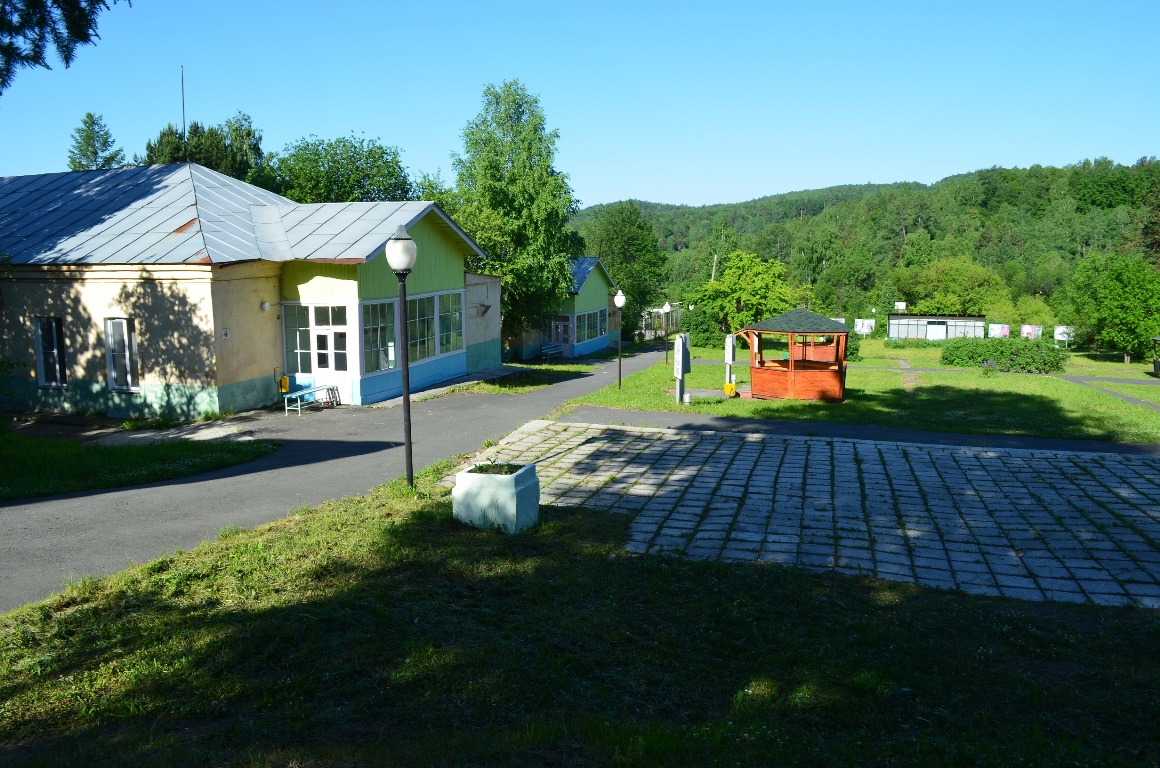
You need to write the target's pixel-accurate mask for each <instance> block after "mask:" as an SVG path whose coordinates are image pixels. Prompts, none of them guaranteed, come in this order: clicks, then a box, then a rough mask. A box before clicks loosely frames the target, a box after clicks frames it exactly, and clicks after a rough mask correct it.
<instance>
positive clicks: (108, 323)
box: [105, 317, 141, 392]
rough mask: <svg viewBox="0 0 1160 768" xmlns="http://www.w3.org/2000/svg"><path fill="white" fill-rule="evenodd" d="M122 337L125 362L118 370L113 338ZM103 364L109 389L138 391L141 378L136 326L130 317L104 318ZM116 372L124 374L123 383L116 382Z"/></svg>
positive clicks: (113, 390)
mask: <svg viewBox="0 0 1160 768" xmlns="http://www.w3.org/2000/svg"><path fill="white" fill-rule="evenodd" d="M118 337H123V338H124V342H125V352H124V356H125V364H124V366H123V367H122V370H118V367H120V366H118V363H117V354H118V353H117V351H116V350H115V349H114V343H115V339H116V338H118ZM105 366H106V372H107V374H108V377H109V379H108V381H109V391H111V392H140V391H141V379H140V376H139V375H138V373H137V328H136V324H135V322H134V320H133V318H131V317H107V318H105ZM118 374H124V380H125V383H124V384H120V383H118V378H119V377H118Z"/></svg>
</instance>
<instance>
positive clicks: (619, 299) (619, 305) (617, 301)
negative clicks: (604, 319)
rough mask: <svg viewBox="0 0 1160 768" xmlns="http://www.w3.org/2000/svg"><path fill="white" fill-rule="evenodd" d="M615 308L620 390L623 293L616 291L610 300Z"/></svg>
mask: <svg viewBox="0 0 1160 768" xmlns="http://www.w3.org/2000/svg"><path fill="white" fill-rule="evenodd" d="M612 303H613V305H615V307H616V388H617V389H620V388H621V378H622V376H621V368H620V347H621V343H622V342H623V341H624V291H617V292H616V296H614V297H613V298H612Z"/></svg>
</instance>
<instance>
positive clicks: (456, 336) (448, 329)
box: [439, 293, 463, 355]
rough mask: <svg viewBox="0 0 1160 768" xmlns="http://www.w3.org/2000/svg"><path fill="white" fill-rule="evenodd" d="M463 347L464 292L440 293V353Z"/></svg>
mask: <svg viewBox="0 0 1160 768" xmlns="http://www.w3.org/2000/svg"><path fill="white" fill-rule="evenodd" d="M460 349H463V294H460V293H441V294H439V354H441V355H445V354H447V353H448V352H455V351H456V350H460Z"/></svg>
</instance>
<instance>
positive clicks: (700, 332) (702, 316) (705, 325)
mask: <svg viewBox="0 0 1160 768" xmlns="http://www.w3.org/2000/svg"><path fill="white" fill-rule="evenodd" d="M680 331H681V333H687V334H689V344H691V345H692V346H694V347H712V348H719V349H724V348H725V332H724V331H722V330H721V328H720V327H719V326H718V325H717V323H716V322H715V321H714V320H713V318H711V317H710V316H709V313H708V312H701V311H699V310H698V311H686V312H682V313H681V322H680Z"/></svg>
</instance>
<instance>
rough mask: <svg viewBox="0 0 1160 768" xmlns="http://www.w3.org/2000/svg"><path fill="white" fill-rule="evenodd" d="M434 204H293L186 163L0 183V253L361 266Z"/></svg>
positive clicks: (67, 260) (52, 259) (52, 258)
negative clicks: (350, 263)
mask: <svg viewBox="0 0 1160 768" xmlns="http://www.w3.org/2000/svg"><path fill="white" fill-rule="evenodd" d="M432 212H434V213H435V214H436V215H437V217H438V220H439V221H440V223H441V224H442V225H443V226H444V227H446V228H447V229H449V230H451V231H453V232H454V233H455V234H457V235H459V236H460V237H462V238H463V239H464V240H465V241H466V242H467V243H468V245H469V246H470V247H471V248H472V249H473V250H475V251H476V253H478V254H479V255H481V256H482V255H483V254H482V251H480V249H479V246H477V245H476V244H475V242H474V241H472V239H471V238H470V237H468V236H467V234H466V233H464V232H463V230H462V229H460V228H459V227H458V226H457V225H456V224H455V222H453V221H452V220H451V218H450V217H448V216H447V214H446V213H444V212H443V210H442V209H440V208H439V207H438V206H437V205H435V204H434V203H429V202H404V203H321V204H316V205H299V204H297V203H294V202H293V201H291V200H288V199H286V198H285V197H282V196H281V195H275V194H274V193H272V192H268V191H266V190H264V189H260V188H258V187H255V186H252V185H250V184H246V183H245V182H242V181H238V180H237V179H233V178H230V177H229V176H225V175H223V174H220V173H217V172H216V171H211V170H210V169H208V168H203V167H202V166H200V165H196V164H193V163H182V164H178V165H154V166H146V167H137V168H121V169H117V170H111V171H79V172H72V173H50V174H43V175H39V176H10V177H6V178H0V254H6V255H8V256H9V257H10V258H11V260H12V263H14V264H157V263H162V264H179V263H213V264H222V263H230V262H238V261H251V260H257V259H263V260H268V261H289V260H292V259H311V260H329V261H352V260H356V261H361V260H365V259H368V258H373V257H374V256H375V255H376V254H378V253H381V252H382V247H383V245H384V243H386V241H387V239H388V238H389V237H390V236H391V235H392V234H393V233H394V231H395V229H396V227H398V226H399V225H400V224H402V225H403V226H404V227H408V228H409V227H410V226H411V225H412V224H414V223H415V222H416V221H418V220H419V219H421V218H423V217H424V216H426V215H427V214H428V213H432Z"/></svg>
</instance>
